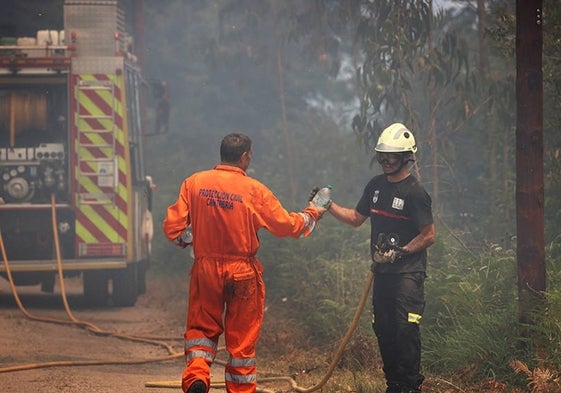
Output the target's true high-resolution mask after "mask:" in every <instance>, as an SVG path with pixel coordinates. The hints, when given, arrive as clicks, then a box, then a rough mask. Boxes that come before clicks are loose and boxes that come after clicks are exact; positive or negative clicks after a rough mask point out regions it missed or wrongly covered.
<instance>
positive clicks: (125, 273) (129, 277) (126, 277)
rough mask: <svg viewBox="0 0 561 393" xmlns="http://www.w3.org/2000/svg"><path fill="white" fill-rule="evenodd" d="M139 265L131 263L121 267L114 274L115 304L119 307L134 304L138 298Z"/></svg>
mask: <svg viewBox="0 0 561 393" xmlns="http://www.w3.org/2000/svg"><path fill="white" fill-rule="evenodd" d="M137 267H138V265H137V264H136V263H130V264H129V265H128V266H127V267H126V268H124V269H119V270H117V271H116V272H115V274H114V276H113V305H115V306H118V307H130V306H134V304H135V303H136V299H137V298H138V272H137Z"/></svg>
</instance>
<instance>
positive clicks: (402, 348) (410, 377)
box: [372, 272, 425, 390]
mask: <svg viewBox="0 0 561 393" xmlns="http://www.w3.org/2000/svg"><path fill="white" fill-rule="evenodd" d="M424 283H425V273H424V272H417V273H401V274H377V275H376V276H375V278H374V290H373V298H372V305H373V311H374V314H373V320H372V327H373V328H374V332H375V334H376V337H377V338H378V346H379V348H380V354H381V356H382V361H383V363H384V366H383V370H384V374H385V376H386V381H387V384H388V386H400V387H403V388H409V389H412V390H415V389H417V388H419V387H420V386H421V384H422V383H423V380H424V376H423V375H421V373H420V367H421V334H420V331H419V322H420V319H421V316H422V315H423V311H424V309H425V289H424Z"/></svg>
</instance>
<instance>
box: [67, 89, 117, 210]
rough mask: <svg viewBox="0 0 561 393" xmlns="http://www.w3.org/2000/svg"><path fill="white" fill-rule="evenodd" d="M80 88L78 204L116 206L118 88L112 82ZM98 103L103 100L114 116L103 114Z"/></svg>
mask: <svg viewBox="0 0 561 393" xmlns="http://www.w3.org/2000/svg"><path fill="white" fill-rule="evenodd" d="M77 88H78V90H77V94H78V97H77V101H78V104H77V105H78V110H77V116H78V119H77V122H78V123H77V156H78V158H77V176H78V179H79V187H78V201H77V203H78V204H88V205H111V204H112V205H114V204H115V194H116V187H117V180H118V179H117V176H118V168H117V152H116V141H115V139H116V136H115V120H116V119H115V94H114V93H115V85H114V83H113V82H111V81H100V80H95V81H90V80H81V81H79V82H78V86H77ZM92 99H93V100H92ZM96 100H103V103H102V105H103V106H108V107H109V108H110V110H109V112H110V113H103V112H102V109H101V108H100V107H99V105H96V102H95V101H96ZM84 103H88V104H87V105H84ZM86 106H87V108H86Z"/></svg>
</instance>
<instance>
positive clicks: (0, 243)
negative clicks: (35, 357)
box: [0, 195, 183, 373]
mask: <svg viewBox="0 0 561 393" xmlns="http://www.w3.org/2000/svg"><path fill="white" fill-rule="evenodd" d="M55 206H56V201H55V197H54V195H52V196H51V212H52V214H51V218H52V226H53V236H54V244H55V252H56V261H57V272H58V278H59V281H60V288H61V297H62V301H63V305H64V309H65V311H66V314H67V315H68V318H69V320H66V319H56V318H49V317H43V316H36V315H33V314H31V313H30V312H29V311H28V310H27V309H26V308H25V307H24V305H23V303H22V302H21V299H20V297H19V295H18V293H17V290H16V286H15V284H14V280H13V277H12V273H11V270H10V265H9V263H8V257H7V254H6V248H5V245H4V240H3V237H2V232H1V228H0V250H1V252H2V258H3V261H4V267H5V268H6V275H7V277H8V282H9V284H10V289H11V291H12V295H13V297H14V299H15V301H16V304H17V306H18V308H19V309H20V311H21V312H22V313H23V314H24V315H25V316H26V317H27V318H29V319H31V320H35V321H40V322H50V323H58V324H65V325H78V326H80V327H82V328H85V329H87V330H88V331H91V332H93V333H94V334H96V335H99V336H108V337H109V336H110V337H117V338H120V339H125V340H129V341H135V342H143V343H148V344H152V345H157V346H161V347H163V348H165V349H166V350H167V352H168V355H167V356H161V357H157V358H152V359H136V360H134V359H133V360H122V361H113V360H91V361H57V362H46V363H34V364H24V365H17V366H11V367H3V368H0V373H5V372H12V371H21V370H29V369H34V368H44V367H58V366H91V365H102V364H112V365H115V364H143V363H151V362H160V361H166V360H171V359H176V358H180V357H182V356H183V352H177V351H175V350H174V349H173V348H172V346H171V345H169V344H167V343H164V342H162V341H160V340H164V339H166V338H159V337H142V336H136V335H128V334H122V333H117V332H112V331H107V330H103V329H101V328H99V327H97V326H96V325H94V324H91V323H89V322H84V321H80V320H78V319H77V318H76V317H75V316H74V314H73V313H72V310H71V309H70V306H69V304H68V299H67V296H66V287H65V284H64V277H63V269H62V260H61V255H60V243H59V239H58V231H57V227H56V222H57V219H56V208H55Z"/></svg>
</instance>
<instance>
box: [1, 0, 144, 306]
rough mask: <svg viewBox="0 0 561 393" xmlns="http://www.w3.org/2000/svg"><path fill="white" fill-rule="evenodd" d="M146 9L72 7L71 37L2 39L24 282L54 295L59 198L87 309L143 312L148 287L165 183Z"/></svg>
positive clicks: (14, 259) (12, 207) (10, 237)
mask: <svg viewBox="0 0 561 393" xmlns="http://www.w3.org/2000/svg"><path fill="white" fill-rule="evenodd" d="M137 3H140V2H138V1H136V2H135V1H117V0H97V1H91V0H90V1H88V0H65V1H64V10H60V12H61V13H62V12H63V14H64V22H63V26H61V29H60V30H58V29H56V26H55V28H54V29H51V30H38V31H37V33H36V36H34V37H19V38H17V37H16V38H14V37H11V38H10V37H2V36H0V230H1V231H2V236H3V239H4V243H5V246H6V251H7V254H8V259H9V261H10V270H11V272H12V274H13V278H14V281H15V282H16V284H17V285H36V284H41V286H42V289H43V290H44V291H47V292H49V291H50V292H52V291H53V289H54V280H55V275H56V271H57V268H56V259H55V250H54V244H53V241H52V239H53V232H52V231H53V229H52V222H51V205H52V203H51V197H52V196H53V195H54V197H55V198H54V199H55V200H56V203H55V208H56V212H57V214H56V216H57V221H58V222H57V223H56V228H58V236H59V238H60V247H61V254H62V259H63V269H64V274H65V276H76V275H80V274H81V275H82V278H83V288H84V295H85V298H86V300H87V302H88V303H89V304H91V305H103V304H106V302H107V301H108V299H109V298H110V295H111V299H112V304H114V305H117V306H131V305H134V303H135V302H136V299H137V297H138V295H139V294H140V293H143V292H144V291H145V273H146V269H147V268H148V265H149V257H150V243H151V240H152V234H153V227H152V214H151V208H152V207H151V200H152V191H153V189H154V184H153V182H152V179H151V177H150V176H148V175H147V174H146V173H145V165H144V159H143V135H145V134H146V132H144V126H143V121H144V117H145V111H144V109H143V104H144V94H143V92H142V91H143V89H144V88H145V86H147V85H148V84H147V83H146V82H145V81H144V79H143V77H142V75H141V64H139V57H137V55H136V54H135V53H134V40H133V38H132V37H133V35H134V34H133V33H134V31H133V30H132V29H131V28H130V27H128V26H130V25H131V23H129V19H130V16H128V15H127V14H126V11H127V10H131V9H134V6H135V4H137ZM30 19H31V18H30ZM133 20H134V19H133ZM0 275H2V276H3V277H4V278H6V272H5V269H4V268H3V267H0ZM109 283H112V285H111V288H112V293H111V294H110V293H109V288H110V285H109Z"/></svg>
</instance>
